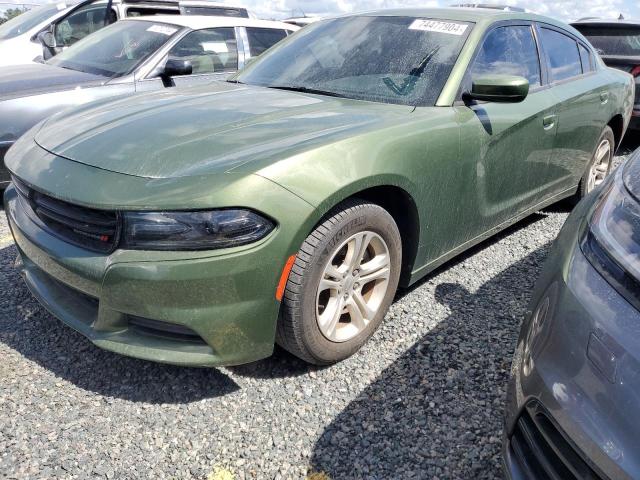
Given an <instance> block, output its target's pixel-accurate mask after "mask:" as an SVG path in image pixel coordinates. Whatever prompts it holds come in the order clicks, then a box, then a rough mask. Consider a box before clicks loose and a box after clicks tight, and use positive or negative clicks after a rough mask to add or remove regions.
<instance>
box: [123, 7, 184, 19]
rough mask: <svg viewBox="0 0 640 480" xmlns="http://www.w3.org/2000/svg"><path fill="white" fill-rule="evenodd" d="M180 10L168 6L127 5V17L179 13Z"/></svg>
mask: <svg viewBox="0 0 640 480" xmlns="http://www.w3.org/2000/svg"><path fill="white" fill-rule="evenodd" d="M179 14H180V12H179V11H178V10H175V9H170V8H153V7H139V8H138V7H129V8H128V9H127V17H147V16H152V15H179Z"/></svg>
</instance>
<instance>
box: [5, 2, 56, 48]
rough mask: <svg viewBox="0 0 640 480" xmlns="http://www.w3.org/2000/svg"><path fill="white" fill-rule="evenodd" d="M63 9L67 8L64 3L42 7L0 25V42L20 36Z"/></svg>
mask: <svg viewBox="0 0 640 480" xmlns="http://www.w3.org/2000/svg"><path fill="white" fill-rule="evenodd" d="M65 8H67V6H66V5H65V4H64V3H62V4H56V5H43V6H41V7H37V8H34V9H33V10H29V11H28V12H25V13H22V14H20V15H18V16H17V17H15V18H12V19H11V20H9V21H8V22H5V23H3V24H2V25H0V40H7V39H9V38H15V37H17V36H18V35H22V34H23V33H26V32H28V31H29V30H31V29H32V28H34V27H37V26H38V25H39V24H41V23H42V22H44V21H45V20H47V19H48V18H51V17H53V16H54V15H55V14H56V13H58V12H59V11H60V10H64V9H65Z"/></svg>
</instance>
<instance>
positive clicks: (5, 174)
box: [0, 142, 13, 190]
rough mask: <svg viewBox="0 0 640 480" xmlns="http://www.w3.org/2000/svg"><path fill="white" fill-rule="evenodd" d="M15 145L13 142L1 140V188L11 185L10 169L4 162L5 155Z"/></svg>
mask: <svg viewBox="0 0 640 480" xmlns="http://www.w3.org/2000/svg"><path fill="white" fill-rule="evenodd" d="M11 145H13V142H0V190H1V189H3V188H6V187H8V186H9V181H10V180H11V178H10V176H9V170H7V167H6V166H5V164H4V156H5V154H6V153H7V151H8V150H9V148H11Z"/></svg>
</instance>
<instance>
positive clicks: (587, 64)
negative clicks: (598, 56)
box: [578, 44, 596, 73]
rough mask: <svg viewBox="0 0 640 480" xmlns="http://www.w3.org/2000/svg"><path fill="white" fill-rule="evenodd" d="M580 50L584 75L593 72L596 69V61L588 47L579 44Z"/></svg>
mask: <svg viewBox="0 0 640 480" xmlns="http://www.w3.org/2000/svg"><path fill="white" fill-rule="evenodd" d="M578 49H579V50H580V60H581V61H582V71H583V73H589V72H593V71H594V70H595V69H596V66H595V59H594V58H593V55H592V54H591V52H590V51H589V49H588V48H587V47H585V46H584V45H580V44H578Z"/></svg>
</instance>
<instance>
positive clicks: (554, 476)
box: [510, 402, 604, 480]
mask: <svg viewBox="0 0 640 480" xmlns="http://www.w3.org/2000/svg"><path fill="white" fill-rule="evenodd" d="M510 443H511V448H512V450H513V454H514V458H515V459H516V461H517V462H518V464H519V465H520V466H521V467H522V469H523V470H524V471H525V472H526V474H527V477H528V478H530V479H535V480H547V479H549V480H574V479H575V480H604V477H603V476H601V475H599V474H598V473H596V472H595V470H594V469H593V468H592V467H591V466H590V465H589V464H588V463H587V462H586V461H585V460H584V459H583V458H582V456H581V455H580V454H579V453H578V451H577V450H576V449H575V448H574V446H573V445H572V444H571V443H570V442H569V441H568V440H567V439H566V437H565V436H564V435H563V434H562V433H561V432H560V430H559V429H558V428H557V427H556V426H555V425H554V423H553V422H552V421H551V420H550V419H549V417H548V415H547V414H546V412H545V411H544V410H543V409H542V408H541V407H540V405H539V404H537V403H535V402H533V403H531V404H529V405H528V406H527V408H526V409H525V410H524V411H523V413H522V415H521V416H520V418H519V419H518V422H517V424H516V428H515V430H514V432H513V435H512V436H511V442H510Z"/></svg>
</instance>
